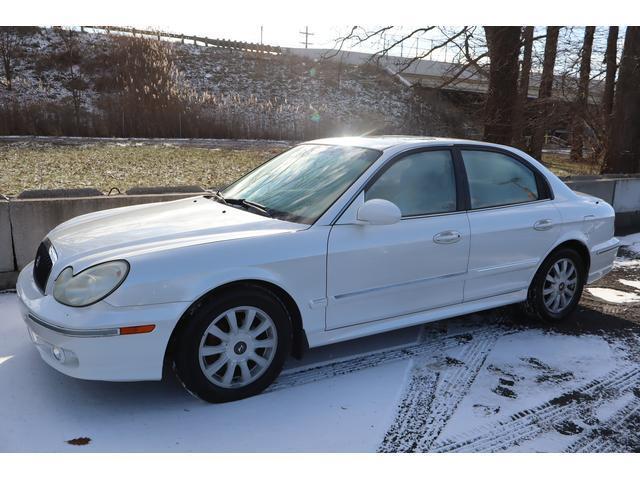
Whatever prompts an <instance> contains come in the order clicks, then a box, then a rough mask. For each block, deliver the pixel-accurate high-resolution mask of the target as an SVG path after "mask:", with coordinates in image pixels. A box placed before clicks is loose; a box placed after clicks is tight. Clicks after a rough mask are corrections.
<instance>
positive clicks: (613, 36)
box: [602, 27, 619, 129]
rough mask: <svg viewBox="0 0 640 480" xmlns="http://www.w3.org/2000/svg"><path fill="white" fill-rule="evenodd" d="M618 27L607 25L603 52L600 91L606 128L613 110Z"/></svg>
mask: <svg viewBox="0 0 640 480" xmlns="http://www.w3.org/2000/svg"><path fill="white" fill-rule="evenodd" d="M618 32H619V28H618V27H609V36H608V37H607V50H606V51H605V53H604V63H605V65H606V74H605V78H604V92H603V93H602V115H603V117H604V127H605V129H607V127H608V123H609V115H611V111H612V110H613V92H614V89H615V84H616V69H617V67H618V64H617V56H618Z"/></svg>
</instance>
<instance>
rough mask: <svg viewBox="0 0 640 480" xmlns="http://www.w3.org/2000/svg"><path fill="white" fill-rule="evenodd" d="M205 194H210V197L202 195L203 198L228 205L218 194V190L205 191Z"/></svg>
mask: <svg viewBox="0 0 640 480" xmlns="http://www.w3.org/2000/svg"><path fill="white" fill-rule="evenodd" d="M207 192H210V195H204V198H211V199H213V200H215V201H217V202H220V203H224V204H225V205H229V204H228V203H227V199H226V198H224V196H223V195H222V194H221V193H220V190H216V191H215V192H214V191H213V190H207Z"/></svg>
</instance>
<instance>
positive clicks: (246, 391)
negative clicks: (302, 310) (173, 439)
mask: <svg viewBox="0 0 640 480" xmlns="http://www.w3.org/2000/svg"><path fill="white" fill-rule="evenodd" d="M187 322H188V323H187V325H186V326H185V327H184V329H183V330H182V331H181V332H180V334H179V337H178V339H177V344H176V350H175V354H174V369H175V371H176V374H177V376H178V378H179V380H180V381H181V383H182V384H183V385H184V387H185V388H186V389H187V390H188V391H189V392H191V393H192V394H193V395H195V396H197V397H198V398H201V399H202V400H205V401H207V402H211V403H222V402H230V401H234V400H240V399H242V398H246V397H250V396H252V395H256V394H258V393H260V392H261V391H263V390H264V389H265V388H267V387H268V386H269V385H270V384H271V383H272V382H273V380H275V378H276V377H277V376H278V375H279V374H280V371H281V370H282V366H283V364H284V361H285V360H286V358H287V356H288V355H289V350H290V347H291V321H290V318H289V314H288V312H287V310H286V308H285V307H284V305H283V304H282V302H280V300H279V299H278V298H277V297H276V296H274V295H273V294H272V293H271V292H270V291H268V290H266V289H263V288H261V287H258V286H253V285H247V286H245V287H241V289H238V290H233V291H228V292H224V293H222V294H221V295H220V296H216V297H213V298H211V299H209V300H207V301H205V302H204V303H202V304H201V305H200V306H198V307H197V309H196V310H195V311H194V312H193V314H192V315H191V317H190V318H189V319H188V320H187Z"/></svg>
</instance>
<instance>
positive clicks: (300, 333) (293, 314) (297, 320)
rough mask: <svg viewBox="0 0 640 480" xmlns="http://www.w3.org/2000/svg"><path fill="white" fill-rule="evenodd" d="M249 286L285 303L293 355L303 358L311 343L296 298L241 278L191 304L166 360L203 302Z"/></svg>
mask: <svg viewBox="0 0 640 480" xmlns="http://www.w3.org/2000/svg"><path fill="white" fill-rule="evenodd" d="M247 286H257V287H260V288H264V289H265V290H268V291H269V292H270V293H271V294H272V295H274V296H275V297H277V298H278V300H280V301H281V302H282V303H283V305H284V307H285V308H286V309H287V312H288V313H289V317H290V318H291V330H292V333H293V338H292V345H291V355H292V356H293V357H294V358H298V359H300V358H302V355H303V354H304V352H305V351H306V350H307V349H308V348H309V344H308V342H307V335H306V334H305V332H304V328H303V327H302V315H301V314H300V309H299V308H298V305H297V304H296V302H295V300H294V299H293V298H292V297H291V295H289V294H288V293H287V292H286V291H285V290H284V289H283V288H281V287H279V286H277V285H275V284H273V283H270V282H265V281H263V280H240V281H236V282H231V283H227V284H224V285H220V286H219V287H216V288H214V289H213V290H210V291H209V292H207V293H205V294H204V295H203V296H201V297H200V298H198V299H197V300H196V301H195V302H193V303H192V304H191V306H190V307H189V308H188V309H187V310H186V311H185V312H184V313H183V314H182V316H181V317H180V320H178V323H177V324H176V326H175V327H174V329H173V332H171V337H170V338H169V343H168V345H167V349H166V352H165V362H166V360H168V359H170V358H171V356H172V354H173V351H174V347H175V341H176V339H177V338H178V336H179V334H180V332H181V330H182V328H183V327H184V326H185V325H186V324H187V322H188V320H189V318H190V317H191V315H193V313H194V312H195V311H196V309H197V308H198V307H199V306H200V304H201V303H202V302H204V301H206V300H207V299H209V298H211V297H213V296H215V295H220V294H222V293H224V292H226V291H229V290H235V289H240V288H243V287H247Z"/></svg>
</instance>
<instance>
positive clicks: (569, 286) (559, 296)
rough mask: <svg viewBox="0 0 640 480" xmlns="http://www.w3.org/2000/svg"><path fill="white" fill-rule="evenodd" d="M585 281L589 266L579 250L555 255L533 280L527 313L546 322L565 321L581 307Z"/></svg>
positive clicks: (565, 250) (546, 261)
mask: <svg viewBox="0 0 640 480" xmlns="http://www.w3.org/2000/svg"><path fill="white" fill-rule="evenodd" d="M585 280H586V266H585V264H584V261H583V260H582V258H581V257H580V255H579V254H578V253H577V252H576V251H575V250H572V249H570V248H563V249H560V250H557V251H555V252H553V253H551V255H549V256H548V257H547V258H546V260H545V261H544V262H543V263H542V265H541V266H540V268H539V269H538V271H537V272H536V274H535V276H534V277H533V281H532V282H531V286H530V287H529V294H528V296H527V301H526V302H525V304H524V308H525V312H526V313H527V314H528V315H529V316H531V317H533V318H536V319H539V320H543V321H546V322H560V321H562V320H565V319H566V318H567V317H568V316H569V315H571V313H573V311H574V310H575V309H576V307H577V306H578V302H579V301H580V297H581V296H582V290H583V288H584V284H585Z"/></svg>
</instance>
